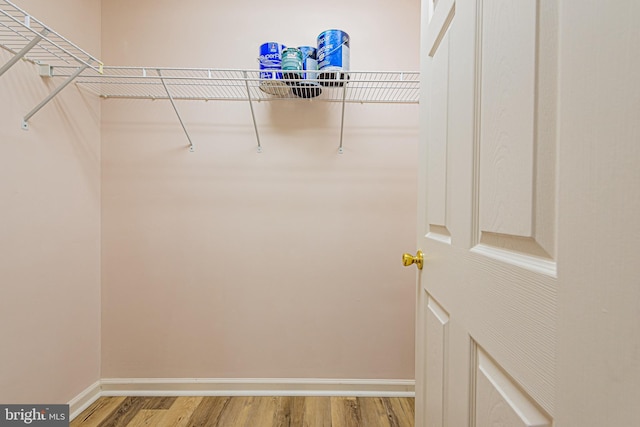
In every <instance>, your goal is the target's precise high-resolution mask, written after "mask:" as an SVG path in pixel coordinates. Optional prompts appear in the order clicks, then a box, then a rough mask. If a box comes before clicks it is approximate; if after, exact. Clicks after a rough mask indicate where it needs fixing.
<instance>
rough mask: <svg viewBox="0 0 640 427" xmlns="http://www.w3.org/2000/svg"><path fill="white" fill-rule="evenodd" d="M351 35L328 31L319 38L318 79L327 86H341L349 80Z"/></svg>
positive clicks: (339, 31) (338, 31)
mask: <svg viewBox="0 0 640 427" xmlns="http://www.w3.org/2000/svg"><path fill="white" fill-rule="evenodd" d="M349 46H350V40H349V34H347V33H345V32H344V31H342V30H326V31H323V32H322V33H320V35H319V36H318V70H320V73H319V75H318V79H320V80H332V81H327V82H324V81H323V82H321V83H322V84H323V85H325V86H341V85H342V84H343V83H344V80H346V79H348V78H349V76H348V73H346V72H345V71H349V49H350V48H349Z"/></svg>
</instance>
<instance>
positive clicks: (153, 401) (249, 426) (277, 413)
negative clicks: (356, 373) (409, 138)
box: [71, 396, 415, 427]
mask: <svg viewBox="0 0 640 427" xmlns="http://www.w3.org/2000/svg"><path fill="white" fill-rule="evenodd" d="M414 412H415V407H414V399H413V398H396V397H298V396H296V397H218V396H216V397H101V398H100V399H98V400H97V401H95V402H94V403H93V404H92V405H91V406H90V407H89V408H87V409H86V410H85V411H84V412H82V413H81V414H80V415H78V416H77V417H76V418H75V419H74V420H73V421H72V422H71V427H80V426H82V427H125V426H128V427H137V426H158V427H164V426H166V427H197V426H216V427H237V426H242V427H359V426H366V427H413V418H414Z"/></svg>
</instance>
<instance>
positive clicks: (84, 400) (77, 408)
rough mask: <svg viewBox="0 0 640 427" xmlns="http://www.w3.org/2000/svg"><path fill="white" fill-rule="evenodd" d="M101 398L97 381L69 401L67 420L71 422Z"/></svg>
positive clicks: (99, 384)
mask: <svg viewBox="0 0 640 427" xmlns="http://www.w3.org/2000/svg"><path fill="white" fill-rule="evenodd" d="M100 396H102V389H101V381H100V380H98V381H96V382H95V383H93V384H91V385H90V386H89V387H87V388H86V389H84V390H83V391H82V392H80V394H78V395H77V396H76V397H74V398H73V399H71V400H70V401H69V418H70V420H73V419H74V418H75V417H77V416H78V415H79V414H80V413H81V412H82V411H84V410H85V409H87V408H88V407H89V406H90V405H91V404H92V403H93V402H95V401H96V400H98V398H99V397H100Z"/></svg>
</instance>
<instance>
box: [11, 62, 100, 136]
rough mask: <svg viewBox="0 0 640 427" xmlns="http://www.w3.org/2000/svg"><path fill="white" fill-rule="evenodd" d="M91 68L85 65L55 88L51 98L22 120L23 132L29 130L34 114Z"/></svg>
mask: <svg viewBox="0 0 640 427" xmlns="http://www.w3.org/2000/svg"><path fill="white" fill-rule="evenodd" d="M88 67H89V66H88V65H86V64H83V65H82V66H81V67H79V68H78V69H77V70H76V71H75V72H74V73H73V74H71V75H70V76H69V77H67V79H66V80H65V81H64V82H62V84H60V86H58V87H57V88H55V89H54V90H53V91H52V92H51V93H50V94H49V96H47V97H46V98H45V99H43V100H42V102H40V104H38V105H36V106H35V107H34V108H33V110H31V111H29V112H28V113H27V114H26V115H25V116H24V118H23V119H22V129H23V130H29V123H28V122H29V119H30V118H31V117H33V116H34V114H36V113H37V112H38V111H40V109H41V108H42V107H44V106H45V105H47V104H48V103H49V101H51V100H52V99H53V98H55V97H56V95H58V94H59V93H60V92H61V91H62V89H64V88H65V87H67V86H68V85H69V83H71V82H72V81H74V80H75V79H76V77H78V76H79V75H80V73H82V72H83V71H84V70H86V69H87V68H88Z"/></svg>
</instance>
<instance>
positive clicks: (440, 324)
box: [424, 294, 449, 427]
mask: <svg viewBox="0 0 640 427" xmlns="http://www.w3.org/2000/svg"><path fill="white" fill-rule="evenodd" d="M425 296H426V300H427V304H426V310H425V311H426V312H425V314H424V319H425V328H424V332H425V336H424V342H425V343H426V357H425V359H424V364H425V366H424V372H425V373H426V384H425V398H426V400H425V406H424V407H425V410H426V426H427V427H443V426H444V425H445V414H446V411H445V396H446V395H447V382H448V378H447V366H448V362H447V359H448V349H449V314H448V313H447V312H446V311H445V310H444V309H443V308H442V307H441V306H440V304H438V303H437V302H436V301H435V300H434V299H433V298H432V297H431V296H430V295H428V294H426V295H425Z"/></svg>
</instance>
